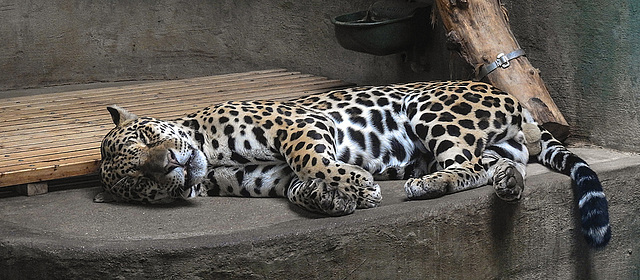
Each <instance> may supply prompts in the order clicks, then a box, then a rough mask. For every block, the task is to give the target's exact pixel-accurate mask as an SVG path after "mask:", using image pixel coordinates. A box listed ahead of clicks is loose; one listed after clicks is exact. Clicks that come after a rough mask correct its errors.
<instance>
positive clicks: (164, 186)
mask: <svg viewBox="0 0 640 280" xmlns="http://www.w3.org/2000/svg"><path fill="white" fill-rule="evenodd" d="M107 109H108V111H109V113H110V115H111V118H112V120H113V122H114V124H115V127H114V128H113V129H112V130H111V131H110V132H108V134H107V135H106V136H105V137H104V139H103V140H102V144H101V156H102V161H101V165H100V178H101V182H102V185H103V192H101V193H98V194H97V195H96V197H95V198H94V201H96V202H111V201H125V202H142V203H169V202H172V201H175V200H180V199H189V198H193V197H196V196H244V197H286V198H287V199H288V200H289V201H290V202H291V203H293V204H295V205H298V206H300V207H302V208H304V209H307V210H309V211H313V212H318V213H322V214H325V215H329V216H341V215H347V214H350V213H353V212H354V211H355V210H356V209H358V208H372V207H376V206H378V205H380V203H381V200H382V195H381V192H380V187H379V185H378V184H377V183H376V181H378V180H406V181H405V183H404V190H405V192H406V195H407V198H408V199H410V200H418V199H433V198H437V197H440V196H443V195H446V194H450V193H455V192H459V191H464V190H468V189H472V188H477V187H480V186H483V185H491V186H492V187H493V189H494V192H495V194H496V195H497V196H498V197H499V198H500V199H502V200H505V201H509V202H514V201H517V200H519V199H521V197H522V192H523V189H524V177H525V175H526V173H525V171H526V169H525V167H526V164H527V163H528V162H538V163H541V164H543V165H544V166H546V167H548V168H550V169H552V170H554V171H557V172H560V173H563V174H566V175H568V176H570V177H571V179H572V180H573V183H574V184H573V185H574V193H575V196H576V199H575V201H576V204H577V208H578V209H579V213H580V219H581V230H582V232H583V235H584V237H585V238H586V241H587V243H588V244H590V245H591V246H593V247H596V248H599V247H603V246H605V245H606V244H607V243H608V242H609V240H610V238H611V226H610V225H609V214H608V205H607V200H606V197H605V195H604V192H603V189H602V185H601V183H600V181H599V179H598V177H597V175H596V173H595V172H594V171H593V170H592V169H591V168H590V167H589V165H588V164H587V163H586V162H585V161H584V160H582V159H581V158H580V157H578V156H577V155H575V154H574V153H572V152H571V151H569V150H568V149H567V148H566V147H565V146H563V145H562V143H561V142H560V141H558V140H557V139H555V138H554V137H553V136H552V134H551V133H550V132H549V131H547V130H545V129H544V128H543V127H542V126H539V125H538V124H537V123H536V122H535V121H534V120H533V118H532V117H531V114H530V113H529V112H528V111H527V110H526V109H524V108H523V107H522V106H521V104H520V103H519V102H518V100H517V99H516V98H515V97H513V96H512V95H510V94H508V93H506V92H504V91H501V90H499V89H497V88H495V87H493V86H491V85H489V84H486V83H482V82H475V81H445V82H413V83H406V84H392V85H382V86H366V87H353V88H346V89H339V90H333V91H329V92H326V93H319V94H313V95H309V96H305V97H300V98H297V99H293V100H290V101H284V102H278V101H269V100H261V101H241V102H239V101H229V102H225V103H221V104H217V105H213V106H210V107H206V108H204V109H202V110H199V111H197V112H195V113H191V114H188V115H186V116H184V117H181V118H178V119H175V120H169V121H167V120H159V119H155V118H150V117H138V116H136V115H135V114H134V113H131V112H129V111H127V110H125V109H123V108H121V107H118V106H116V105H113V106H109V107H108V108H107Z"/></svg>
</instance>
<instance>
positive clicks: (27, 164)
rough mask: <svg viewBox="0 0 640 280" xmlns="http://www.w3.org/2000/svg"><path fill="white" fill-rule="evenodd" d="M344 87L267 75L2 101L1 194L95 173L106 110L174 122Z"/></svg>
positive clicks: (292, 75)
mask: <svg viewBox="0 0 640 280" xmlns="http://www.w3.org/2000/svg"><path fill="white" fill-rule="evenodd" d="M349 85H350V84H347V83H345V82H342V81H338V80H330V79H327V78H324V77H318V76H312V75H308V74H302V73H298V72H288V71H286V70H284V69H272V70H261V71H252V72H244V73H232V74H225V75H217V76H209V77H200V78H193V79H184V80H176V81H158V82H150V83H143V84H137V85H128V86H117V87H109V88H96V89H90V90H81V91H70V92H61V93H55V94H42V95H38V96H25V97H16V98H6V99H0V187H5V186H13V185H24V186H25V187H26V189H25V190H26V191H28V190H31V193H37V192H38V191H39V190H43V189H46V188H41V186H45V185H46V184H45V183H40V184H33V183H38V182H46V181H48V180H54V179H60V178H67V177H74V176H82V175H88V174H93V173H95V172H96V170H97V168H98V166H99V162H100V150H99V147H100V141H101V139H102V137H103V136H104V135H105V134H106V133H107V132H108V131H109V130H110V129H111V128H112V127H113V124H112V123H111V119H110V117H109V115H108V113H107V112H106V109H105V107H106V106H107V105H111V104H114V103H117V104H119V105H121V106H123V107H125V108H127V109H129V110H131V111H132V112H134V113H136V114H138V115H140V116H150V117H157V118H161V119H173V118H177V117H180V116H183V115H184V114H186V113H188V112H192V111H195V110H198V109H201V108H202V107H204V106H206V105H209V104H215V103H220V102H223V101H227V100H239V101H241V100H257V99H271V100H288V99H291V98H293V97H298V96H303V95H308V94H313V93H318V92H325V91H328V90H331V89H336V88H342V87H346V86H349ZM203 100H206V101H207V102H206V104H203ZM168 103H170V104H171V106H167V104H168ZM28 184H30V186H31V187H30V188H29V187H28V186H29V185H28Z"/></svg>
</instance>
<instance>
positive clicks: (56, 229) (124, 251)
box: [0, 148, 640, 279]
mask: <svg viewBox="0 0 640 280" xmlns="http://www.w3.org/2000/svg"><path fill="white" fill-rule="evenodd" d="M574 151H576V152H577V153H578V154H579V155H581V156H582V157H583V158H585V159H586V160H587V161H588V162H590V163H591V165H592V167H593V168H594V169H595V170H596V172H598V173H599V176H600V178H601V180H602V182H603V185H604V187H605V191H606V194H607V196H608V198H609V203H610V208H611V210H610V211H611V213H610V214H611V218H612V225H613V238H612V242H611V243H610V245H609V246H608V247H607V248H605V249H604V250H600V251H594V250H591V249H589V248H588V247H587V246H586V244H585V242H584V241H583V240H582V237H581V236H580V233H579V229H578V225H577V220H576V210H575V206H574V202H573V197H572V192H571V187H570V180H569V178H567V177H566V176H563V175H560V174H555V173H550V172H548V171H546V169H545V168H544V167H542V166H539V165H532V166H530V167H529V176H528V177H527V188H526V190H525V194H524V195H525V198H524V199H523V200H522V201H520V202H519V203H516V204H508V203H504V202H502V201H500V200H498V199H497V198H496V197H495V195H493V193H492V190H491V188H488V187H482V188H479V189H475V190H471V191H467V192H462V193H458V194H453V195H449V196H446V197H443V198H439V199H434V200H428V201H406V200H405V196H404V191H403V189H402V182H400V181H390V182H382V184H381V186H382V189H383V195H384V201H383V203H382V205H381V207H378V208H376V209H368V210H359V211H356V213H355V214H353V215H350V216H346V217H337V218H326V217H321V216H318V215H314V214H310V213H307V212H305V211H303V210H300V209H298V208H296V207H293V206H292V205H290V204H289V203H288V202H287V201H286V200H285V199H247V198H228V197H209V198H197V199H194V200H191V201H186V202H182V203H178V204H176V205H171V206H140V205H128V204H96V203H93V202H92V200H91V199H92V197H93V195H94V194H95V193H96V192H98V188H97V187H96V188H87V189H76V190H67V191H60V192H53V193H49V194H47V195H43V196H36V197H13V198H5V199H2V200H0V213H2V214H1V215H0V279H49V278H53V279H57V278H64V279H87V278H91V279H129V278H136V279H140V278H160V279H166V278H178V279H238V278H242V279H247V278H248V279H300V278H322V279H444V278H446V279H487V278H492V279H496V278H506V279H639V278H640V245H638V244H639V241H640V219H639V218H638V215H637V213H638V212H639V211H640V191H639V190H638V189H637V188H636V186H637V185H638V182H640V156H638V155H634V154H628V153H620V152H615V151H610V150H606V149H598V148H575V149H574Z"/></svg>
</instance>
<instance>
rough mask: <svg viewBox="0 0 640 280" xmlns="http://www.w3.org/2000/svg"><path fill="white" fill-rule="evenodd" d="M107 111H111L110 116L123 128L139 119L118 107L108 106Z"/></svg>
mask: <svg viewBox="0 0 640 280" xmlns="http://www.w3.org/2000/svg"><path fill="white" fill-rule="evenodd" d="M107 110H109V114H111V119H112V120H113V123H114V124H116V126H123V125H124V124H125V123H128V122H130V121H133V120H135V119H137V118H138V116H136V115H135V114H133V113H130V112H129V111H127V110H125V109H123V108H120V106H118V105H111V106H107Z"/></svg>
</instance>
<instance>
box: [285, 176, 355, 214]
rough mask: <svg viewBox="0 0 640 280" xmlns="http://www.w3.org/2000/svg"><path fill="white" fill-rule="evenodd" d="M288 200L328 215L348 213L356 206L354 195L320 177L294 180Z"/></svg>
mask: <svg viewBox="0 0 640 280" xmlns="http://www.w3.org/2000/svg"><path fill="white" fill-rule="evenodd" d="M289 200H291V202H293V203H295V204H297V205H299V206H301V207H303V208H305V209H307V210H310V211H313V212H319V213H323V214H327V215H330V216H343V215H348V214H351V213H353V212H354V211H355V209H356V207H357V201H356V197H355V195H349V194H347V193H345V192H344V191H342V190H340V189H339V188H338V187H336V186H331V185H329V184H327V183H326V182H325V181H324V180H322V179H313V180H306V181H297V182H295V183H294V184H292V186H291V187H290V189H289Z"/></svg>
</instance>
